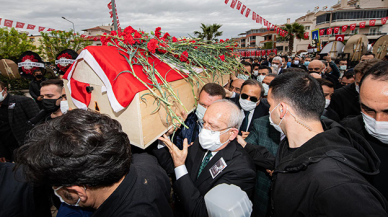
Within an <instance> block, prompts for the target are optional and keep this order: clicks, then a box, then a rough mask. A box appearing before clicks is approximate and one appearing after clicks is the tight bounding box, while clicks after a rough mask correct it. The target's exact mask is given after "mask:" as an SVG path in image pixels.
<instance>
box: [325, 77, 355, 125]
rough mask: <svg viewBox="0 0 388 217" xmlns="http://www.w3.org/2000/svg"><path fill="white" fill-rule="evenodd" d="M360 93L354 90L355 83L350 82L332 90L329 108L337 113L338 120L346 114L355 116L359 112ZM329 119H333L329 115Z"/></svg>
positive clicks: (346, 115)
mask: <svg viewBox="0 0 388 217" xmlns="http://www.w3.org/2000/svg"><path fill="white" fill-rule="evenodd" d="M359 96H360V94H359V93H358V92H357V91H356V84H355V83H352V84H349V85H346V86H345V87H341V88H339V89H337V90H335V91H334V93H333V95H332V96H331V101H330V105H329V108H331V109H332V110H333V111H334V112H335V113H337V115H338V117H339V120H342V119H344V118H346V117H348V116H356V115H359V114H360V112H361V107H360V99H359V98H360V97H359ZM328 118H330V119H333V120H334V119H335V118H334V117H332V116H329V117H328Z"/></svg>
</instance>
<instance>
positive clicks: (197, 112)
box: [195, 103, 206, 122]
mask: <svg viewBox="0 0 388 217" xmlns="http://www.w3.org/2000/svg"><path fill="white" fill-rule="evenodd" d="M205 112H206V108H205V107H203V106H202V105H200V104H199V103H198V105H197V110H195V115H197V118H198V120H199V122H203V116H205Z"/></svg>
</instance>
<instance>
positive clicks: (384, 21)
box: [0, 17, 388, 25]
mask: <svg viewBox="0 0 388 217" xmlns="http://www.w3.org/2000/svg"><path fill="white" fill-rule="evenodd" d="M387 19H388V17H383V18H381V25H384V24H386V23H387ZM0 21H1V20H0Z"/></svg>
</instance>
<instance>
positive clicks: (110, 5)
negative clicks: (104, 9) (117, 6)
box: [108, 2, 112, 10]
mask: <svg viewBox="0 0 388 217" xmlns="http://www.w3.org/2000/svg"><path fill="white" fill-rule="evenodd" d="M108 8H109V9H110V10H112V2H109V4H108Z"/></svg>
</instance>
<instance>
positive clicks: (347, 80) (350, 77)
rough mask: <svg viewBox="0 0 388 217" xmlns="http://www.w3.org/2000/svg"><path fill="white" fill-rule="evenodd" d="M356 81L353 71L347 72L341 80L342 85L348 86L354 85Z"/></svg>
mask: <svg viewBox="0 0 388 217" xmlns="http://www.w3.org/2000/svg"><path fill="white" fill-rule="evenodd" d="M354 81H355V79H354V73H353V71H347V72H345V73H344V75H343V76H342V78H341V85H342V86H346V85H349V84H353V83H354Z"/></svg>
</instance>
